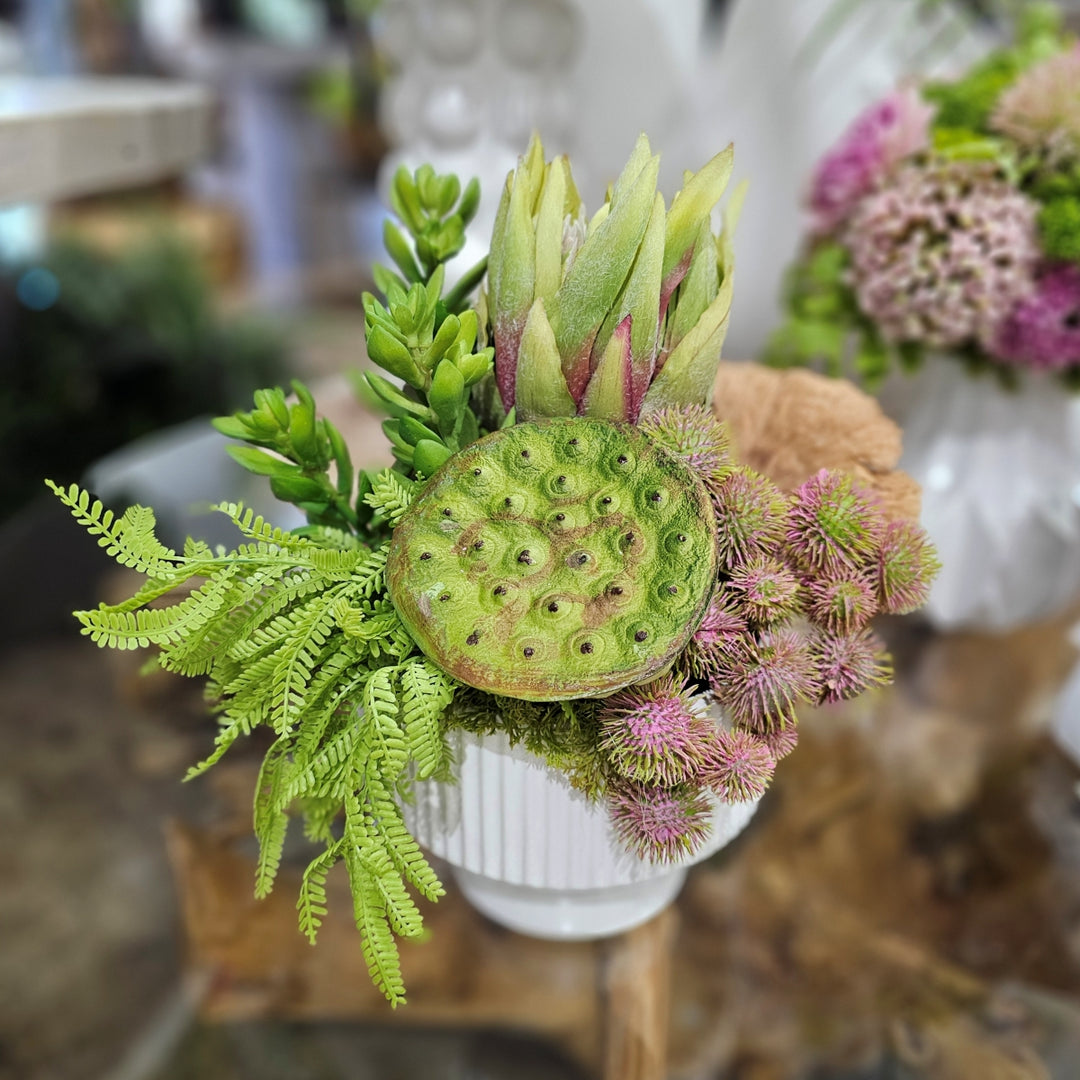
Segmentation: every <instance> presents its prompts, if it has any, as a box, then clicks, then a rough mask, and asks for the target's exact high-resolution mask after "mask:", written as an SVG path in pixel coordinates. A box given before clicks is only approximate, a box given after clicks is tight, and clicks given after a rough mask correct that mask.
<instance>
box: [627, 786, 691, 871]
mask: <svg viewBox="0 0 1080 1080" xmlns="http://www.w3.org/2000/svg"><path fill="white" fill-rule="evenodd" d="M608 808H609V811H610V813H611V821H612V824H613V825H614V828H615V834H616V835H617V836H618V837H619V839H620V840H621V841H622V842H623V844H625V845H626V847H628V848H629V849H630V850H631V851H632V852H634V854H636V855H637V856H638V857H639V858H642V859H648V860H649V861H650V862H654V863H670V862H675V861H676V860H677V859H681V858H685V857H687V856H689V855H693V853H694V852H695V851H697V849H698V848H699V847H701V845H702V843H704V841H705V840H706V838H707V837H708V835H709V831H710V828H711V824H712V821H711V818H712V807H711V806H710V804H709V800H708V797H707V796H706V795H705V793H704V792H703V791H702V790H701V789H700V788H698V787H696V786H694V785H691V784H682V785H680V786H679V787H675V788H664V787H650V786H647V785H644V784H634V783H627V784H622V785H618V786H615V787H613V788H611V789H609V791H608Z"/></svg>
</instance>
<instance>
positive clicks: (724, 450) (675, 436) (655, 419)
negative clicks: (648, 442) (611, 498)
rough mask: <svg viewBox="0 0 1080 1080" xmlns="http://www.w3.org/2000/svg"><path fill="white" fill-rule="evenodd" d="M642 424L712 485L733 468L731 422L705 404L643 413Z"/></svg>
mask: <svg viewBox="0 0 1080 1080" xmlns="http://www.w3.org/2000/svg"><path fill="white" fill-rule="evenodd" d="M638 428H639V429H640V430H641V431H643V432H644V433H645V434H646V435H648V436H649V438H650V439H652V440H653V441H654V442H657V443H659V444H660V445H661V446H662V447H663V448H664V449H665V450H667V451H668V452H669V453H672V454H674V455H675V456H676V457H678V458H680V459H681V460H682V461H683V463H684V464H686V465H687V466H689V468H690V469H692V470H693V471H694V472H695V473H696V474H697V475H698V476H699V477H700V478H701V480H702V481H703V482H704V483H706V484H708V485H710V486H715V485H716V484H718V483H719V482H720V481H721V480H723V479H724V477H725V476H726V475H727V474H728V473H729V472H730V471H731V469H732V468H733V464H734V463H733V461H732V456H731V434H730V433H729V431H728V428H727V425H726V424H724V423H722V422H721V421H720V420H718V419H717V418H716V415H715V414H714V413H713V411H712V409H708V408H706V407H705V406H704V405H684V406H681V407H679V408H674V407H672V408H665V409H658V410H657V411H656V412H652V413H649V414H648V415H647V416H643V417H642V418H641V420H640V421H639V423H638Z"/></svg>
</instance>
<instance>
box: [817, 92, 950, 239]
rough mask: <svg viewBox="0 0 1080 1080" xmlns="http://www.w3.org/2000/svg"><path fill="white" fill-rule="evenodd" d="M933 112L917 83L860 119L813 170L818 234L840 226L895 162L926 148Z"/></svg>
mask: <svg viewBox="0 0 1080 1080" xmlns="http://www.w3.org/2000/svg"><path fill="white" fill-rule="evenodd" d="M932 115H933V109H932V108H931V107H930V106H928V105H927V104H926V103H925V102H924V101H923V100H922V98H921V97H920V96H919V93H918V91H917V90H916V89H915V88H914V87H902V88H900V89H899V90H896V91H895V92H894V93H892V94H890V95H889V96H888V97H887V98H885V99H884V100H883V101H879V102H877V103H876V104H874V105H871V106H870V108H868V109H867V110H866V111H865V112H863V113H862V115H861V116H859V117H858V118H857V119H856V120H855V122H854V123H853V124H852V125H851V127H849V128H848V130H847V131H846V132H845V133H844V134H843V136H842V137H841V138H840V140H839V141H838V142H837V143H836V145H835V146H834V147H833V148H832V149H831V150H830V151H829V153H827V154H826V155H825V157H824V158H822V160H821V162H820V163H819V165H818V167H817V169H816V170H815V172H814V177H813V180H812V183H811V190H810V200H809V202H810V208H811V210H812V211H813V213H814V217H815V224H816V227H817V229H818V231H819V232H828V231H830V230H831V229H833V228H835V226H836V225H837V224H839V223H840V222H841V221H843V219H844V218H846V217H847V216H848V214H850V213H851V210H852V209H853V207H854V206H855V204H856V203H858V201H859V200H860V199H861V198H862V197H863V196H864V195H866V194H867V193H869V192H870V191H872V190H873V189H874V188H875V187H876V186H877V185H878V183H880V182H881V181H882V180H883V179H884V178H885V176H886V174H887V173H888V172H889V170H890V169H892V168H893V166H894V165H896V164H897V163H898V162H899V161H901V160H903V159H904V158H905V157H907V156H909V155H910V154H914V153H916V152H918V151H919V150H922V149H924V148H925V147H926V146H927V144H928V142H929V128H930V117H931V116H932Z"/></svg>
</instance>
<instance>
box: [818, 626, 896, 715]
mask: <svg viewBox="0 0 1080 1080" xmlns="http://www.w3.org/2000/svg"><path fill="white" fill-rule="evenodd" d="M813 655H814V662H815V666H816V668H817V677H818V682H819V685H820V687H821V701H823V702H837V701H847V700H848V699H849V698H853V697H858V696H859V694H861V693H862V692H863V691H864V690H869V689H870V687H872V686H884V685H886V684H887V683H889V682H891V681H892V675H893V669H892V660H891V658H890V657H889V654H888V653H887V652H886V651H885V647H884V645H882V643H881V640H880V639H879V638H878V637H877V636H876V635H875V634H873V633H872V632H871V631H869V630H859V631H857V632H856V633H854V634H847V635H844V636H839V635H834V634H818V635H817V637H816V639H815V641H814V644H813Z"/></svg>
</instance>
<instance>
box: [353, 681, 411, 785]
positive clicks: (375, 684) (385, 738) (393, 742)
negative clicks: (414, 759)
mask: <svg viewBox="0 0 1080 1080" xmlns="http://www.w3.org/2000/svg"><path fill="white" fill-rule="evenodd" d="M396 674H397V669H396V668H392V667H383V668H379V669H378V670H376V671H374V672H372V674H371V677H370V678H369V679H368V681H367V685H366V686H365V687H364V697H363V701H364V716H365V718H366V720H367V722H368V724H369V726H370V731H371V734H372V747H373V753H372V756H373V757H374V758H375V759H376V761H377V768H378V771H379V773H380V774H381V775H382V776H383V777H384V779H385V780H386V781H387V782H389V783H393V781H394V780H396V779H397V778H398V777H399V776H400V775H401V773H402V772H403V771H404V769H405V765H406V763H407V761H408V744H407V743H406V742H405V733H404V732H403V731H402V730H401V728H400V727H398V699H397V692H396V690H395V688H394V681H395V676H396Z"/></svg>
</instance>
